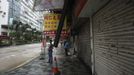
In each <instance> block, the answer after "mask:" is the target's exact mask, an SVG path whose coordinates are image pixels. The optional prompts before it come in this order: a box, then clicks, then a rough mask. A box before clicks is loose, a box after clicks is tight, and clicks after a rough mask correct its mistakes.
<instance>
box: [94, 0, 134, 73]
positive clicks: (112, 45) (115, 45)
mask: <svg viewBox="0 0 134 75" xmlns="http://www.w3.org/2000/svg"><path fill="white" fill-rule="evenodd" d="M93 32H94V50H95V71H96V75H134V1H133V0H111V2H110V3H108V4H107V5H106V6H105V7H104V8H102V9H101V10H100V11H98V12H97V13H96V14H95V15H94V16H93Z"/></svg>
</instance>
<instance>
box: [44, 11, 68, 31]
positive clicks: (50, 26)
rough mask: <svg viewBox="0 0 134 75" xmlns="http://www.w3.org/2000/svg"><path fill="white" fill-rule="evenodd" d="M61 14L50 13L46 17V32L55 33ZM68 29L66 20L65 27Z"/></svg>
mask: <svg viewBox="0 0 134 75" xmlns="http://www.w3.org/2000/svg"><path fill="white" fill-rule="evenodd" d="M60 17H61V14H54V13H50V14H47V15H45V16H44V31H55V30H57V28H58V24H59V20H60ZM63 29H66V19H65V21H64V27H63Z"/></svg>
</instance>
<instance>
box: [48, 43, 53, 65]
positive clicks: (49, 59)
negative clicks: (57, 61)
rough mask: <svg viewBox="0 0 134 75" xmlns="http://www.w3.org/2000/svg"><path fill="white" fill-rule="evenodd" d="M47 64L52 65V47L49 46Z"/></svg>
mask: <svg viewBox="0 0 134 75" xmlns="http://www.w3.org/2000/svg"><path fill="white" fill-rule="evenodd" d="M48 57H49V58H48V63H50V64H52V63H53V45H52V44H50V46H49V48H48Z"/></svg>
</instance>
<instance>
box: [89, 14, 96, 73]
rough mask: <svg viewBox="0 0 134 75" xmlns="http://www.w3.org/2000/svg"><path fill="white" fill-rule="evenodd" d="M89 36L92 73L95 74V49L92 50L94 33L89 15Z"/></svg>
mask: <svg viewBox="0 0 134 75" xmlns="http://www.w3.org/2000/svg"><path fill="white" fill-rule="evenodd" d="M90 37H91V50H92V55H91V61H92V63H93V64H92V75H95V51H94V35H93V20H92V17H90Z"/></svg>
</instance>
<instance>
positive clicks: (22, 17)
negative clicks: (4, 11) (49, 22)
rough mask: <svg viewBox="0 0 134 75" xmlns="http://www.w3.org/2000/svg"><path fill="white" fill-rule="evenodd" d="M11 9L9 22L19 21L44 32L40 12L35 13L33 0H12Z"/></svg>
mask: <svg viewBox="0 0 134 75" xmlns="http://www.w3.org/2000/svg"><path fill="white" fill-rule="evenodd" d="M9 3H10V6H9V7H10V8H9V22H10V20H12V18H13V20H17V21H20V22H22V23H23V24H29V25H30V26H31V28H36V30H38V31H41V30H42V20H41V18H40V17H41V15H42V14H41V15H40V12H36V11H33V10H32V8H33V5H34V1H33V0H10V1H9Z"/></svg>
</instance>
